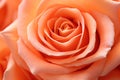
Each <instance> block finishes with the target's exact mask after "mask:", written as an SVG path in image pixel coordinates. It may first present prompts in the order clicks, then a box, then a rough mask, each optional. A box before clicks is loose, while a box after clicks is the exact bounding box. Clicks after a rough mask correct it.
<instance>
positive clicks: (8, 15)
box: [0, 0, 21, 31]
mask: <svg viewBox="0 0 120 80" xmlns="http://www.w3.org/2000/svg"><path fill="white" fill-rule="evenodd" d="M20 1H21V0H0V31H1V30H2V29H4V28H5V27H6V26H8V25H9V24H10V23H11V22H12V21H14V20H15V18H16V14H17V9H18V5H19V3H20Z"/></svg>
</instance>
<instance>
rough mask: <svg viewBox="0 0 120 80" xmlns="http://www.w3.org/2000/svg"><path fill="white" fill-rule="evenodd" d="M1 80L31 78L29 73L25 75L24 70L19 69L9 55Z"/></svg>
mask: <svg viewBox="0 0 120 80" xmlns="http://www.w3.org/2000/svg"><path fill="white" fill-rule="evenodd" d="M27 75H28V74H27ZM3 80H32V78H31V77H30V75H29V76H27V77H26V74H25V70H24V71H23V70H22V69H20V68H19V67H18V66H17V65H16V63H15V62H14V60H13V58H12V56H11V57H10V59H9V63H8V66H7V69H6V71H5V73H4V77H3Z"/></svg>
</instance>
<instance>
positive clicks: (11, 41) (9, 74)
mask: <svg viewBox="0 0 120 80" xmlns="http://www.w3.org/2000/svg"><path fill="white" fill-rule="evenodd" d="M16 25H17V21H14V22H13V23H12V24H11V25H10V26H8V27H7V28H6V29H5V30H4V31H2V32H1V34H2V35H3V36H4V37H5V40H6V43H7V44H8V46H9V48H10V50H11V52H12V53H11V58H10V60H9V64H8V66H7V70H6V72H5V73H4V80H9V79H10V80H11V79H12V78H14V77H15V76H14V75H16V77H15V78H14V79H12V80H18V79H20V80H21V78H23V80H36V79H35V78H34V77H33V76H32V75H30V74H29V73H28V72H27V70H28V67H26V64H25V63H24V61H22V60H21V58H20V56H18V54H17V53H18V51H17V39H18V36H17V32H16ZM14 59H15V60H14ZM15 62H17V64H16V63H15ZM18 65H19V66H20V67H21V68H23V67H24V68H23V69H25V70H23V69H21V68H20V67H18ZM16 71H18V72H16ZM21 72H24V74H22V73H21ZM20 75H21V76H23V77H21V76H20Z"/></svg>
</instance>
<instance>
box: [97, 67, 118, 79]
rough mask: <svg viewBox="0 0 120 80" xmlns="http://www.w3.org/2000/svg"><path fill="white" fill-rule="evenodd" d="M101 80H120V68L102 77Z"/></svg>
mask: <svg viewBox="0 0 120 80" xmlns="http://www.w3.org/2000/svg"><path fill="white" fill-rule="evenodd" d="M99 80H120V68H116V69H114V70H113V71H111V72H109V73H108V74H107V75H105V76H103V77H101V78H100V79H99Z"/></svg>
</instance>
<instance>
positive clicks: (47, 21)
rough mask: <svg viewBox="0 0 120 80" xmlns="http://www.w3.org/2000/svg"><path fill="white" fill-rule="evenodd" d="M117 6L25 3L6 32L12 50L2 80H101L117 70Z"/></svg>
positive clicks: (98, 0) (99, 0)
mask: <svg viewBox="0 0 120 80" xmlns="http://www.w3.org/2000/svg"><path fill="white" fill-rule="evenodd" d="M33 3H34V4H33ZM119 7H120V3H117V2H114V1H108V0H93V1H84V0H79V1H78V0H76V1H73V0H69V1H66V0H59V1H56V0H50V1H46V0H42V1H39V0H38V1H37V0H36V1H32V0H27V1H25V0H24V1H22V4H21V5H20V8H19V13H18V18H17V20H16V22H14V23H13V25H11V26H10V29H11V30H13V31H11V30H10V29H7V30H5V31H4V32H3V33H2V34H3V35H4V37H5V38H6V40H7V41H9V42H8V45H9V46H10V48H11V51H12V56H11V57H10V62H9V63H12V66H10V65H9V64H8V68H7V70H6V72H5V75H4V80H9V79H11V78H12V79H14V80H17V79H20V80H21V79H22V80H24V79H25V80H26V79H28V80H33V79H34V80H35V79H37V80H80V79H82V80H99V79H101V80H102V79H105V77H101V76H105V75H106V76H107V77H108V76H109V74H112V73H113V72H114V71H115V72H117V71H119V69H117V70H116V69H115V68H117V66H119V64H120V63H119V61H120V60H119V59H120V58H119V55H120V54H119V52H120V51H119V49H118V48H119V38H120V37H119V34H120V31H119V30H118V29H119V24H120V23H119ZM106 26H107V27H106ZM16 27H17V32H18V35H17V33H16ZM114 52H115V53H114ZM110 62H112V64H109V63H110ZM114 69H115V70H114ZM112 70H114V71H112ZM111 71H112V72H111ZM22 72H23V73H22ZM108 73H109V74H108ZM13 74H16V76H14V77H13ZM107 74H108V75H107ZM115 75H117V74H115ZM21 76H23V77H21ZM28 76H29V77H28ZM117 79H119V77H118V78H117Z"/></svg>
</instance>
